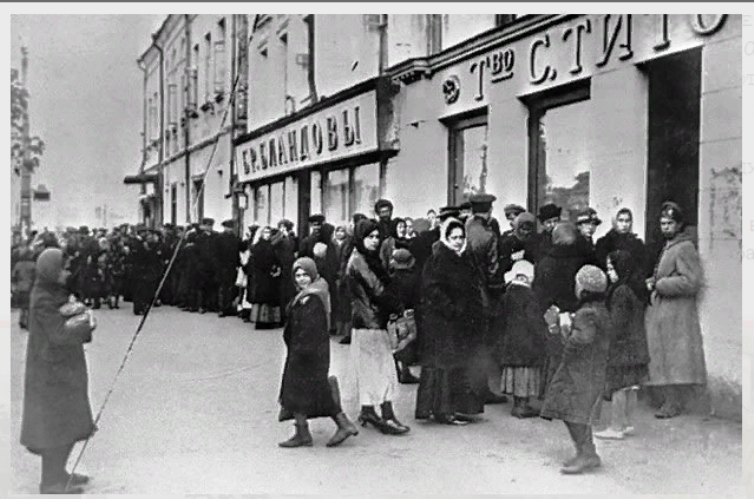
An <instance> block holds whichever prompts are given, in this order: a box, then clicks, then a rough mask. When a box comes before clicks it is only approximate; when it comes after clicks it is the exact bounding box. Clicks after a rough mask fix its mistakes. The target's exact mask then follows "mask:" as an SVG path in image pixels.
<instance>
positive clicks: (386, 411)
mask: <svg viewBox="0 0 754 499" xmlns="http://www.w3.org/2000/svg"><path fill="white" fill-rule="evenodd" d="M380 407H381V409H382V420H383V425H382V426H381V427H380V429H379V430H380V431H381V432H382V433H384V434H385V435H404V434H406V433H408V432H409V431H410V430H411V428H409V427H408V426H406V425H404V424H403V423H401V422H400V421H398V418H396V417H395V413H394V412H393V403H392V402H385V403H384V404H382V405H381V406H380Z"/></svg>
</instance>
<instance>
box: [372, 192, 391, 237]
mask: <svg viewBox="0 0 754 499" xmlns="http://www.w3.org/2000/svg"><path fill="white" fill-rule="evenodd" d="M374 214H375V215H376V216H377V225H378V228H379V231H380V241H384V240H385V239H387V238H388V237H390V222H392V220H393V203H391V202H390V201H388V200H387V199H380V200H379V201H377V203H375V205H374Z"/></svg>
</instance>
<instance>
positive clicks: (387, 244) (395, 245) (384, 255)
mask: <svg viewBox="0 0 754 499" xmlns="http://www.w3.org/2000/svg"><path fill="white" fill-rule="evenodd" d="M397 249H407V250H409V252H410V251H411V250H410V241H409V240H408V239H398V238H396V237H392V236H391V237H388V238H387V239H385V240H384V241H383V242H382V245H381V246H380V260H381V261H382V265H383V266H384V267H385V268H388V267H389V266H390V260H391V259H392V258H393V252H394V251H395V250H397Z"/></svg>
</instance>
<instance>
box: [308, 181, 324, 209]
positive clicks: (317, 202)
mask: <svg viewBox="0 0 754 499" xmlns="http://www.w3.org/2000/svg"><path fill="white" fill-rule="evenodd" d="M311 184H312V185H311V200H310V203H311V204H310V208H309V214H310V215H316V214H321V213H322V175H321V174H320V173H319V172H312V176H311Z"/></svg>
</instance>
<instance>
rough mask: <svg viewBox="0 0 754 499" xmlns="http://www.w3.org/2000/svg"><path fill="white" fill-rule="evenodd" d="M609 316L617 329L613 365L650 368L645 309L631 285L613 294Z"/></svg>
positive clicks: (614, 339)
mask: <svg viewBox="0 0 754 499" xmlns="http://www.w3.org/2000/svg"><path fill="white" fill-rule="evenodd" d="M609 312H610V319H611V321H612V325H613V334H612V343H611V344H610V361H609V365H610V366H611V367H618V366H635V365H642V364H643V365H646V364H648V363H649V348H648V347H647V333H646V330H645V329H644V305H643V304H642V303H641V302H640V301H639V299H638V298H637V297H636V295H635V294H634V292H633V291H632V290H631V288H630V287H629V286H628V285H627V284H621V285H619V286H618V287H617V288H616V289H615V290H614V291H613V292H612V294H611V298H610V303H609Z"/></svg>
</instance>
